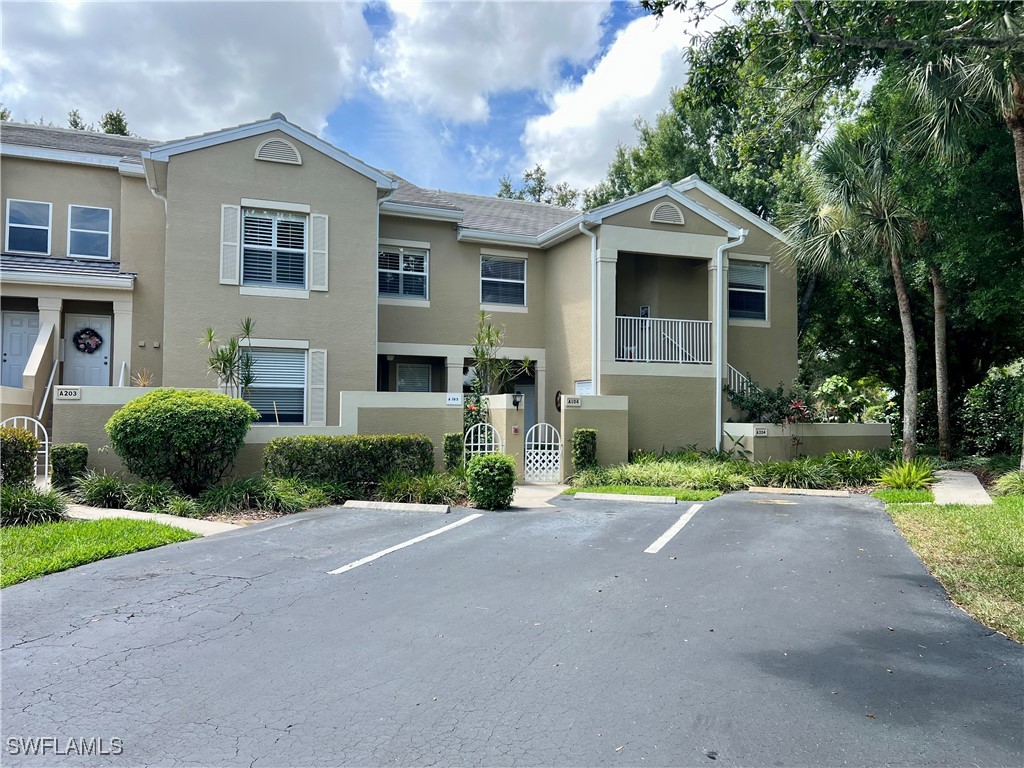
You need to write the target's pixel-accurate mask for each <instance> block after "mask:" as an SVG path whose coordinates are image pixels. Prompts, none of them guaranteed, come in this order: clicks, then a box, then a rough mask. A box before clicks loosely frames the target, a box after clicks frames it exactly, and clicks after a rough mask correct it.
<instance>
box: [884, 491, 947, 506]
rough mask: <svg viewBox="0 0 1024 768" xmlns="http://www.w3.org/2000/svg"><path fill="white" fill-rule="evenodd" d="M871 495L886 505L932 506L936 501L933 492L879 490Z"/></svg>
mask: <svg viewBox="0 0 1024 768" xmlns="http://www.w3.org/2000/svg"><path fill="white" fill-rule="evenodd" d="M871 495H872V496H874V497H875V498H876V499H881V500H882V501H884V502H885V503H886V504H931V503H932V502H933V501H935V496H934V495H933V494H932V492H931V491H924V490H922V491H912V490H909V489H906V488H879V489H878V490H877V491H875V492H874V493H872V494H871Z"/></svg>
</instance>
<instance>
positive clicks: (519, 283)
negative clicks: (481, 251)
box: [480, 256, 526, 307]
mask: <svg viewBox="0 0 1024 768" xmlns="http://www.w3.org/2000/svg"><path fill="white" fill-rule="evenodd" d="M480 301H481V303H483V304H515V305H517V306H520V307H525V306H526V260H525V259H503V258H499V257H497V256H481V257H480Z"/></svg>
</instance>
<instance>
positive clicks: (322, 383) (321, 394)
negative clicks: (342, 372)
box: [306, 349, 327, 427]
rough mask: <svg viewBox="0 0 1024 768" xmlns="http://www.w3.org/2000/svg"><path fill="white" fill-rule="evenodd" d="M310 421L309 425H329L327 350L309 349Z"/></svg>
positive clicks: (308, 399)
mask: <svg viewBox="0 0 1024 768" xmlns="http://www.w3.org/2000/svg"><path fill="white" fill-rule="evenodd" d="M307 381H308V382H309V383H308V384H307V386H308V387H309V397H308V398H307V399H306V400H307V402H308V403H309V421H308V422H307V424H308V426H311V427H326V426H327V350H326V349H311V350H309V377H308V378H307Z"/></svg>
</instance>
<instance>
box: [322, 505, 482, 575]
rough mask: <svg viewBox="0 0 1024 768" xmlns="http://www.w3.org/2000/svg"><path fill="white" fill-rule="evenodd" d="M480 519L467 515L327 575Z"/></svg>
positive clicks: (370, 560)
mask: <svg viewBox="0 0 1024 768" xmlns="http://www.w3.org/2000/svg"><path fill="white" fill-rule="evenodd" d="M478 517H483V515H481V514H479V513H477V514H475V515H467V516H466V517H464V518H462V519H461V520H456V521H455V522H454V523H452V524H451V525H446V526H444V527H443V528H438V529H437V530H436V531H431V532H430V533H424V534H423V535H422V536H417V537H416V538H415V539H409V540H408V541H403V542H402V543H401V544H395V546H393V547H388V548H387V549H382V550H381V551H380V552H374V553H373V554H372V555H368V556H367V557H364V558H362V559H361V560H356V561H354V562H351V563H349V564H348V565H343V566H341V568H335V569H334V570H333V571H328V572H327V573H331V574H333V573H344V572H345V571H351V570H352V569H353V568H358V567H359V566H360V565H366V564H367V563H372V562H373V561H374V560H378V559H380V558H382V557H384V555H390V554H391V553H392V552H397V551H398V550H400V549H405V548H406V547H411V546H412V545H413V544H419V543H420V542H421V541H426V540H427V539H429V538H430V537H431V536H437V535H439V534H442V533H444V532H445V531H450V530H451V529H452V528H458V527H459V526H460V525H465V524H466V523H469V522H472V521H473V520H476V519H477V518H478Z"/></svg>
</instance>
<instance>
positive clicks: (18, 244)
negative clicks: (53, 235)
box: [4, 198, 52, 256]
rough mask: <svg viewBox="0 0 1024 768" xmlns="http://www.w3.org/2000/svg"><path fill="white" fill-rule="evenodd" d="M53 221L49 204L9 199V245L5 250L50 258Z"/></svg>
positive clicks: (7, 244)
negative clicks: (51, 225)
mask: <svg viewBox="0 0 1024 768" xmlns="http://www.w3.org/2000/svg"><path fill="white" fill-rule="evenodd" d="M51 220H52V210H51V206H50V204H49V203H38V202H35V201H33V200H15V199H13V198H11V199H8V200H7V243H6V245H5V248H4V250H7V251H13V252H15V253H34V254H38V255H40V256H49V255H50V223H51Z"/></svg>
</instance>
